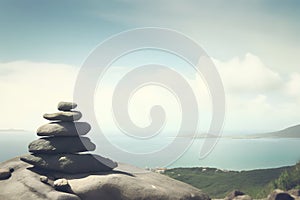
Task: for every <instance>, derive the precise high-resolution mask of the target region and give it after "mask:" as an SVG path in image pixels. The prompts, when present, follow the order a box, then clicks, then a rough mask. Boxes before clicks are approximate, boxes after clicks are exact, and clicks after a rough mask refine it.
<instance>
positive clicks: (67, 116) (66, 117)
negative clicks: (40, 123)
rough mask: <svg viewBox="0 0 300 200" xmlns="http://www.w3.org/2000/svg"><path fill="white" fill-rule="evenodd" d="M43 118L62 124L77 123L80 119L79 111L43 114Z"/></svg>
mask: <svg viewBox="0 0 300 200" xmlns="http://www.w3.org/2000/svg"><path fill="white" fill-rule="evenodd" d="M43 117H44V118H45V119H47V120H50V121H57V120H59V121H64V122H73V121H78V120H80V118H81V117H82V114H81V112H79V111H63V112H57V113H50V114H48V113H47V114H44V115H43Z"/></svg>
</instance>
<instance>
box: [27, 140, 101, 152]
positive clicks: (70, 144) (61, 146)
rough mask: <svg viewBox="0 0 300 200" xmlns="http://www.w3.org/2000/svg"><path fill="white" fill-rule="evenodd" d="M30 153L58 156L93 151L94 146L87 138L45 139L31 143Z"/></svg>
mask: <svg viewBox="0 0 300 200" xmlns="http://www.w3.org/2000/svg"><path fill="white" fill-rule="evenodd" d="M28 149H29V152H31V153H43V154H58V153H77V152H85V151H94V150H95V149H96V145H95V144H94V143H92V142H91V140H90V139H89V138H87V137H45V138H41V139H38V140H35V141H33V142H31V143H30V144H29V146H28Z"/></svg>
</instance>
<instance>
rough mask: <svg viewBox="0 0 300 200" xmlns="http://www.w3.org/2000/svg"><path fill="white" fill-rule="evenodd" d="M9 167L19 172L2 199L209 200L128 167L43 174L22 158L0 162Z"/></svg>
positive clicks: (2, 185)
mask: <svg viewBox="0 0 300 200" xmlns="http://www.w3.org/2000/svg"><path fill="white" fill-rule="evenodd" d="M9 167H13V168H15V172H14V175H13V176H12V177H11V178H10V179H8V180H4V181H0V199H5V200H19V199H22V200H32V199H34V200H98V199H105V200H121V199H122V200H157V199H164V200H179V199H180V200H209V197H208V196H207V195H206V194H204V193H203V192H201V191H200V190H198V189H196V188H194V187H192V186H190V185H187V184H185V183H182V182H179V181H176V180H173V179H171V178H168V177H167V176H164V175H160V174H156V173H153V172H146V173H132V171H136V169H135V168H134V167H132V166H129V165H126V164H120V165H119V167H118V168H116V169H115V170H114V171H111V172H102V173H93V174H76V175H70V174H62V173H57V172H52V173H49V172H47V173H48V174H43V173H45V172H44V171H39V170H38V169H35V168H30V165H29V164H27V163H25V162H21V161H20V160H19V158H15V159H12V160H9V161H6V162H4V163H0V168H9ZM27 168H28V169H27ZM127 171H129V172H130V173H128V172H127ZM141 171H143V170H141ZM42 174H43V175H45V176H48V177H49V179H51V180H49V182H51V181H52V182H53V181H55V180H57V179H60V178H65V179H67V180H68V184H69V186H70V189H71V190H72V194H71V193H66V192H60V191H56V190H55V189H54V187H53V186H51V184H50V185H48V184H44V183H42V182H41V181H40V176H41V175H42ZM51 177H52V178H51Z"/></svg>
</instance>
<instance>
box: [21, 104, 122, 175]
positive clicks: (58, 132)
mask: <svg viewBox="0 0 300 200" xmlns="http://www.w3.org/2000/svg"><path fill="white" fill-rule="evenodd" d="M76 107H77V104H76V103H71V102H60V103H59V104H58V110H59V111H60V112H57V113H52V114H45V115H44V116H43V117H44V118H45V119H47V120H50V121H52V122H50V123H48V124H45V125H43V126H41V127H40V128H38V130H37V135H38V136H42V137H41V138H40V139H38V140H35V141H33V142H31V143H30V144H29V146H28V148H29V152H30V153H31V154H30V155H26V156H23V157H21V160H22V161H24V162H27V163H29V164H31V165H33V166H34V167H36V168H39V169H41V170H44V171H45V170H46V171H49V170H50V171H57V172H61V173H67V174H79V173H91V172H106V171H111V170H112V169H114V168H115V167H117V163H116V162H113V161H112V160H110V159H108V158H104V157H102V156H99V155H93V154H89V153H82V152H87V151H94V150H95V149H96V145H95V144H93V143H92V142H91V141H90V139H89V138H87V137H84V136H83V135H86V134H87V133H88V132H89V131H90V130H91V126H90V125H89V124H88V123H86V122H77V121H78V120H79V119H80V118H81V117H82V114H81V112H79V111H73V109H74V108H76Z"/></svg>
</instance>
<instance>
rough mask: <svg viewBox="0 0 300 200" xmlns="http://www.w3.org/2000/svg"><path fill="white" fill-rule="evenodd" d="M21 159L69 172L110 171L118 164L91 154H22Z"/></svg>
mask: <svg viewBox="0 0 300 200" xmlns="http://www.w3.org/2000/svg"><path fill="white" fill-rule="evenodd" d="M21 160H22V161H24V162H27V163H29V164H32V165H34V166H35V167H38V168H41V169H44V170H54V171H59V172H63V173H69V174H76V173H88V172H99V171H111V170H112V169H113V168H115V167H117V166H118V164H117V163H115V162H113V161H112V160H110V159H108V158H104V157H101V156H99V155H92V154H55V155H50V154H49V155H47V154H35V155H26V156H22V157H21Z"/></svg>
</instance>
